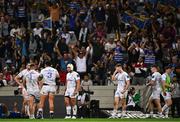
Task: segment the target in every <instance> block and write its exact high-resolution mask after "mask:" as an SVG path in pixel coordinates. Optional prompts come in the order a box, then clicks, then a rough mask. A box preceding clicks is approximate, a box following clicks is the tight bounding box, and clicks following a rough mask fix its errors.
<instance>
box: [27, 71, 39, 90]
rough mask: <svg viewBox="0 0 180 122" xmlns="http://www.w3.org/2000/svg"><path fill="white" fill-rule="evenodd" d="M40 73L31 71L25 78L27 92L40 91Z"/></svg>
mask: <svg viewBox="0 0 180 122" xmlns="http://www.w3.org/2000/svg"><path fill="white" fill-rule="evenodd" d="M38 77H39V73H38V72H37V71H35V70H30V71H29V72H28V73H27V74H26V75H25V76H24V78H25V80H26V87H27V91H39V86H38Z"/></svg>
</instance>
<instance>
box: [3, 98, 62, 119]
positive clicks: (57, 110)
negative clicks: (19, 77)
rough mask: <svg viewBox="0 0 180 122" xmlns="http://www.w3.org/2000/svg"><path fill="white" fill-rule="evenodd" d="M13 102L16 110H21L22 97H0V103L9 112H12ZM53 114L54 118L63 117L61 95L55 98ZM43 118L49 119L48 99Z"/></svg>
mask: <svg viewBox="0 0 180 122" xmlns="http://www.w3.org/2000/svg"><path fill="white" fill-rule="evenodd" d="M14 102H17V104H18V110H19V111H21V108H22V97H21V96H1V97H0V103H4V104H6V105H7V107H8V110H9V111H13V104H14ZM54 114H55V115H54V117H55V118H64V117H65V105H64V96H62V95H58V96H55V102H54ZM44 118H49V104H48V99H47V100H46V103H45V108H44Z"/></svg>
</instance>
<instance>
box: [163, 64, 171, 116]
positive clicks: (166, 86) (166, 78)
mask: <svg viewBox="0 0 180 122" xmlns="http://www.w3.org/2000/svg"><path fill="white" fill-rule="evenodd" d="M170 73H171V67H170V66H166V67H165V73H164V74H163V75H162V93H161V94H162V96H163V98H164V101H165V105H164V106H163V107H162V112H163V113H164V114H165V117H166V118H168V114H169V107H170V106H171V105H172V100H171V90H172V87H171V78H170Z"/></svg>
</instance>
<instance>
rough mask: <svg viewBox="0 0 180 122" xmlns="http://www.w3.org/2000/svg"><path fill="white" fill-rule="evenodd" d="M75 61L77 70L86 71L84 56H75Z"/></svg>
mask: <svg viewBox="0 0 180 122" xmlns="http://www.w3.org/2000/svg"><path fill="white" fill-rule="evenodd" d="M75 62H76V68H77V72H86V70H87V67H86V56H84V57H83V58H79V57H78V56H77V58H76V59H75Z"/></svg>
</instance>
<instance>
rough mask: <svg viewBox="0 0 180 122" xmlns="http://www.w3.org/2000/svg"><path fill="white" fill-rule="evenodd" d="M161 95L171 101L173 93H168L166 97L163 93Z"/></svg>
mask: <svg viewBox="0 0 180 122" xmlns="http://www.w3.org/2000/svg"><path fill="white" fill-rule="evenodd" d="M161 95H162V96H163V98H164V100H169V99H171V92H166V96H164V94H163V92H161Z"/></svg>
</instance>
